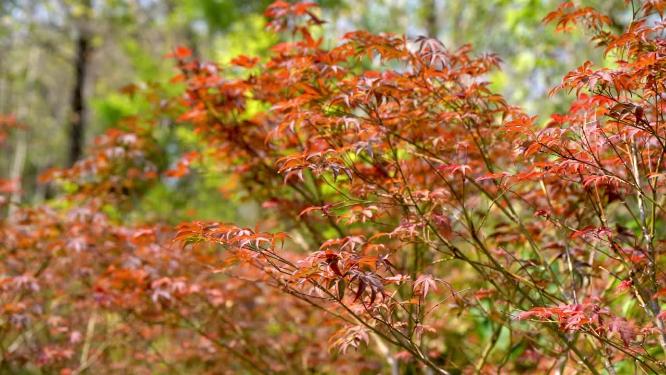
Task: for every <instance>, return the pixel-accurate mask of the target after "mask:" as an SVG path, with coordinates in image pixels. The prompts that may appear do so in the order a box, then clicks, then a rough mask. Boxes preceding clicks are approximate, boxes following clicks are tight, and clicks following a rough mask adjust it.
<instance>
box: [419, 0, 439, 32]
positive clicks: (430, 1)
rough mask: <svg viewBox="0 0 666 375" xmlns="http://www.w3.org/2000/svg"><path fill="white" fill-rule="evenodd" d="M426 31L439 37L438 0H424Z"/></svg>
mask: <svg viewBox="0 0 666 375" xmlns="http://www.w3.org/2000/svg"><path fill="white" fill-rule="evenodd" d="M423 7H424V11H425V28H426V33H428V36H429V37H431V38H437V34H439V28H438V27H437V26H438V25H437V0H424V1H423Z"/></svg>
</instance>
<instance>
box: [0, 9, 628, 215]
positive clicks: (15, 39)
mask: <svg viewBox="0 0 666 375" xmlns="http://www.w3.org/2000/svg"><path fill="white" fill-rule="evenodd" d="M269 3H270V1H268V0H3V1H0V51H1V52H0V113H2V114H12V115H14V116H16V117H17V119H18V120H19V121H20V122H21V123H23V124H25V125H26V129H25V130H24V131H22V132H18V133H17V134H15V135H14V136H13V138H12V139H11V140H10V142H8V147H5V148H3V149H2V150H0V152H1V154H0V155H1V156H0V173H2V177H3V178H10V179H14V180H17V181H19V182H20V184H21V187H22V193H21V194H20V195H19V196H17V197H16V198H15V201H16V202H15V203H26V204H27V203H36V202H40V201H43V200H45V199H48V198H49V197H50V196H51V195H52V193H53V192H52V191H51V189H52V187H49V186H44V185H40V184H39V183H38V182H37V181H38V177H39V175H40V173H42V172H43V171H45V170H47V169H48V168H51V167H62V166H66V165H68V164H71V163H72V162H74V161H75V160H76V159H77V158H78V157H79V156H80V155H78V154H77V153H76V152H75V151H74V153H72V151H73V150H72V144H73V143H77V142H79V143H81V146H82V148H83V150H89V149H90V148H91V147H94V143H93V141H92V140H93V139H94V137H95V136H96V135H99V134H101V133H102V132H104V131H105V130H106V129H108V128H109V127H111V126H115V125H116V124H117V123H118V122H119V121H121V120H122V119H126V118H128V117H129V118H133V117H134V118H142V121H148V120H150V121H153V123H157V124H158V125H159V126H156V127H155V128H154V129H155V130H154V132H155V138H156V139H157V140H158V141H159V142H160V145H161V147H162V149H163V150H165V152H164V160H163V163H164V164H165V165H167V166H168V165H172V164H173V163H176V161H177V160H178V158H179V157H180V155H182V154H183V153H184V152H186V151H188V150H191V149H193V148H195V147H197V145H198V144H200V143H198V142H197V140H196V137H197V136H196V135H195V134H192V133H191V132H188V131H186V130H184V129H183V128H182V127H181V128H179V129H178V130H174V129H173V127H172V126H170V121H173V118H175V117H174V116H169V115H167V113H166V112H167V110H166V109H165V113H164V116H160V109H159V108H157V109H158V110H157V111H155V106H156V105H157V106H158V107H159V105H160V103H166V102H168V101H170V100H172V99H174V98H177V96H178V95H179V93H180V92H181V91H180V90H181V89H182V88H181V87H179V85H178V84H176V83H173V82H172V81H171V80H170V79H171V77H172V76H173V75H174V72H175V70H174V67H173V61H172V60H171V59H166V58H165V57H164V56H165V54H167V53H169V52H170V51H172V50H173V49H174V48H175V47H176V46H178V45H186V46H188V47H190V48H191V49H192V50H193V51H194V53H195V54H196V55H198V57H200V58H201V59H203V60H211V61H216V62H221V63H225V62H228V61H229V60H230V59H232V58H233V57H234V56H236V55H238V54H247V55H254V56H265V55H266V54H267V53H269V51H268V48H269V46H270V45H271V44H273V43H274V42H275V41H276V40H277V38H278V37H277V36H276V35H273V34H271V33H270V32H267V31H266V30H265V29H264V23H265V20H264V18H263V10H264V9H265V7H266V6H267V5H268V4H269ZM558 3H559V1H558V0H464V1H463V0H320V1H319V4H320V6H321V13H322V14H321V18H323V19H325V20H327V21H328V22H327V23H326V24H325V25H324V28H323V30H322V32H321V36H323V37H324V40H325V43H329V44H330V43H333V41H334V40H335V38H337V37H339V36H341V35H342V34H344V33H345V32H348V31H351V30H355V29H366V30H369V31H372V32H393V33H400V34H406V35H407V36H408V37H417V36H419V35H428V36H436V37H438V38H439V39H440V40H442V41H443V42H444V44H445V45H446V46H447V47H448V48H458V47H459V46H461V45H464V44H468V43H469V44H472V45H473V46H474V48H475V50H476V51H477V52H478V53H496V54H498V55H499V56H500V57H501V59H502V60H503V61H504V63H503V69H502V70H501V71H497V72H495V73H494V74H492V76H490V77H488V79H489V80H491V81H492V82H493V87H494V89H496V90H498V91H500V92H502V93H503V94H504V95H505V96H506V98H507V100H509V102H510V103H512V104H515V105H519V106H522V107H523V108H525V109H526V110H527V111H528V112H530V113H531V114H534V115H538V116H540V119H541V121H542V122H544V121H546V120H547V117H548V116H549V114H551V113H554V112H556V111H558V110H559V109H561V108H564V105H566V102H565V101H566V100H565V99H564V98H563V97H552V98H551V97H548V95H547V92H548V90H549V89H550V88H551V87H553V86H554V85H556V84H557V83H559V80H560V79H561V77H562V76H563V74H564V73H565V72H566V71H567V70H569V68H570V67H572V66H577V65H579V64H581V63H582V62H584V61H585V60H592V61H594V62H596V63H603V61H602V56H600V55H599V53H598V52H597V51H594V50H592V49H591V48H589V42H588V41H587V40H586V39H585V37H584V36H583V35H581V34H579V33H576V32H574V33H570V34H556V33H555V31H554V28H553V27H552V26H546V25H544V24H543V23H542V22H541V20H542V18H543V17H544V16H545V15H546V14H547V13H548V12H549V11H551V10H553V9H554V8H555V7H556V6H557V4H558ZM585 3H586V4H588V5H593V6H595V7H598V8H600V9H601V10H603V12H606V13H608V14H611V15H613V17H614V18H615V20H616V21H617V22H619V23H620V24H623V23H626V22H628V20H629V16H630V15H628V14H625V13H623V12H622V11H621V8H622V7H621V5H622V0H591V1H586V2H585ZM137 91H141V92H143V93H144V94H145V95H137V94H136V93H137ZM77 95H78V96H79V97H80V100H79V103H78V105H77V100H76V98H77ZM146 113H153V114H152V115H150V116H146V115H145V114H146ZM146 117H150V118H146ZM77 126H78V127H79V128H81V129H83V132H82V134H81V135H80V139H79V140H78V141H77V140H76V139H75V138H76V136H74V135H73V134H74V133H73V132H72V129H74V128H76V127H77ZM219 168H220V167H219V166H216V165H213V164H212V163H210V162H207V161H206V158H205V157H204V158H202V159H201V160H198V162H197V168H196V172H195V173H191V174H190V175H188V176H186V177H185V178H182V179H177V180H176V179H174V181H165V183H164V184H156V187H154V188H153V189H152V190H150V191H147V192H146V193H145V194H144V195H143V196H142V197H139V198H138V199H137V200H136V201H135V202H134V204H135V208H134V209H133V210H132V211H131V215H132V216H133V217H135V218H137V219H141V220H166V221H170V222H178V221H181V220H184V219H192V218H201V219H207V218H216V219H223V220H229V221H235V222H238V223H240V224H243V223H252V222H254V221H255V219H256V217H257V216H258V215H260V212H261V207H257V206H256V205H254V204H252V203H249V200H248V199H245V198H247V197H243V196H229V194H230V193H228V191H232V190H233V189H232V187H233V184H234V181H231V180H229V181H225V180H224V179H225V177H224V173H219V172H223V171H221V170H220V169H219ZM220 186H223V188H222V189H220V188H219V187H220ZM225 186H227V187H228V189H227V188H224V187H225ZM176 192H178V193H177V194H176ZM221 196H222V197H224V198H225V199H220V197H221ZM246 201H247V203H244V202H246ZM111 209H113V208H111Z"/></svg>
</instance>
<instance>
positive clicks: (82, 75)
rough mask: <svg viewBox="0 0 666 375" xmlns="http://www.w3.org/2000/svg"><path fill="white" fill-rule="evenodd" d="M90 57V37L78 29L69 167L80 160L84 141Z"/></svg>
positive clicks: (81, 29)
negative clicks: (87, 73) (85, 92)
mask: <svg viewBox="0 0 666 375" xmlns="http://www.w3.org/2000/svg"><path fill="white" fill-rule="evenodd" d="M89 55H90V36H89V35H88V33H87V32H86V31H85V30H83V28H80V29H79V35H78V36H77V39H76V55H75V61H74V75H75V76H74V88H73V92H72V102H71V113H70V116H71V119H70V124H69V159H68V164H69V165H70V166H71V165H73V164H74V163H76V161H77V160H79V159H80V158H81V155H82V154H83V144H84V141H85V129H86V122H85V112H86V102H85V96H84V90H85V84H86V71H87V70H88V58H89Z"/></svg>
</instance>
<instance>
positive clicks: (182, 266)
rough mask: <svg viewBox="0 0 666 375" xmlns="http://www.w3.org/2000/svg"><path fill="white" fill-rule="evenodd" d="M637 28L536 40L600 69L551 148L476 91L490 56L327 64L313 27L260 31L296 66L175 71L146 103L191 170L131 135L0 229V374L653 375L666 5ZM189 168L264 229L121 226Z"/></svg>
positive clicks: (150, 140) (248, 63) (426, 53)
mask: <svg viewBox="0 0 666 375" xmlns="http://www.w3.org/2000/svg"><path fill="white" fill-rule="evenodd" d="M628 3H630V5H631V10H630V12H631V16H632V21H631V22H630V24H629V25H628V27H627V28H626V30H621V31H618V30H619V28H618V27H616V26H617V25H614V24H613V21H612V20H611V19H610V18H609V17H607V16H605V15H603V14H600V13H598V12H597V11H595V10H594V9H592V8H589V7H576V6H574V5H573V3H571V2H565V3H563V4H562V5H561V6H560V7H559V8H558V9H556V10H555V11H554V12H552V13H551V14H549V15H548V16H547V17H546V18H545V21H546V22H554V23H556V28H557V29H558V30H561V31H567V30H569V29H570V28H571V27H573V25H581V26H582V27H584V28H585V29H587V30H588V32H589V33H591V36H592V40H593V41H594V42H595V43H597V44H598V45H599V46H600V48H604V49H605V52H606V54H607V56H608V58H609V59H610V60H612V61H613V62H612V64H610V65H609V67H594V66H593V65H592V64H591V63H589V62H586V63H584V64H583V65H582V66H581V67H579V68H577V69H575V70H573V71H572V72H571V73H569V74H568V75H567V76H566V77H564V79H563V81H562V84H561V85H560V86H559V87H556V88H555V89H554V90H555V91H559V90H566V91H568V92H569V93H570V94H572V95H573V96H575V99H574V101H573V103H572V104H571V106H570V108H569V110H568V111H567V112H566V113H563V114H554V115H552V117H551V119H550V120H549V121H548V122H547V123H546V124H545V125H544V126H540V125H539V124H538V122H537V119H536V118H535V117H531V116H529V115H528V114H526V113H524V112H523V111H522V110H521V109H520V108H518V107H516V106H513V105H510V104H509V103H507V101H506V100H505V99H504V98H503V97H502V96H501V95H498V94H497V93H494V92H493V91H492V90H491V89H490V83H489V82H487V81H486V80H485V78H486V77H487V75H488V73H489V72H490V71H492V70H494V69H498V68H499V63H500V61H499V59H498V58H497V57H496V56H494V55H491V54H486V55H481V56H477V55H475V54H474V53H473V52H472V49H471V47H470V46H463V47H461V48H458V49H450V48H447V47H445V46H444V45H442V44H441V43H440V42H439V41H437V40H436V39H431V38H418V39H416V40H408V39H407V38H405V37H402V36H397V35H391V34H379V35H376V34H371V33H368V32H364V31H356V32H351V33H348V34H346V35H345V36H344V37H343V38H342V40H341V41H340V43H339V44H337V45H334V46H332V47H330V48H328V47H325V46H324V42H323V40H322V38H318V37H316V35H317V34H316V31H315V30H316V28H317V27H318V26H319V25H321V24H322V23H323V21H322V20H321V19H319V18H318V16H317V12H316V7H315V4H313V3H295V4H290V3H286V2H283V1H276V2H275V3H273V4H272V5H271V6H270V7H269V8H268V9H267V11H266V16H267V17H268V18H269V19H270V20H271V21H270V23H269V24H268V27H269V28H270V29H271V30H273V31H275V32H276V33H283V34H285V35H287V36H288V39H286V40H288V41H283V42H280V43H278V44H276V45H275V46H273V48H272V50H271V56H270V57H269V58H267V59H265V60H260V59H258V58H254V57H249V56H238V57H237V58H235V59H234V60H232V61H231V63H230V64H229V65H227V66H222V65H220V64H216V63H212V62H202V61H198V60H197V59H196V58H195V57H194V56H193V54H192V53H191V52H190V51H189V50H188V49H186V48H184V47H180V48H177V49H175V50H174V51H173V53H171V54H170V58H173V59H175V61H176V62H177V64H178V68H179V71H180V72H179V74H178V75H177V76H176V77H174V79H173V80H172V82H173V83H174V84H182V85H184V90H185V92H184V94H183V96H182V97H180V98H177V99H176V100H171V101H170V102H169V103H165V102H164V100H162V99H161V98H159V97H157V96H151V100H152V101H153V102H154V105H155V113H157V114H159V115H164V114H167V115H168V116H171V117H173V118H177V121H178V125H177V126H179V127H184V128H187V129H192V130H193V131H194V132H195V133H196V134H197V135H198V136H199V138H200V139H201V145H200V149H198V150H196V151H194V152H188V153H186V154H184V155H183V156H182V159H181V160H180V161H179V162H177V163H171V164H170V163H166V162H165V157H164V155H163V150H160V148H159V142H157V140H156V135H155V126H156V125H155V123H156V122H157V121H158V119H157V116H155V117H154V118H151V117H147V118H144V119H139V118H130V119H127V120H125V121H124V123H122V124H120V125H119V128H117V129H112V130H110V131H109V132H107V133H106V134H105V135H104V136H102V137H101V138H99V141H98V142H97V145H96V146H97V147H96V149H95V150H94V152H92V153H91V154H90V155H89V157H88V158H86V159H84V160H81V161H79V162H78V163H77V164H75V165H74V166H73V167H72V168H70V169H66V170H53V171H50V172H48V173H47V174H46V175H45V176H44V180H49V181H60V182H63V183H65V184H66V187H67V188H66V189H64V190H65V194H64V197H63V198H62V199H63V200H62V201H61V202H60V203H59V204H58V205H52V206H48V205H46V206H43V207H42V206H40V207H33V208H22V209H21V210H18V211H17V212H15V213H14V214H13V215H12V216H11V217H8V218H6V219H5V220H4V221H2V222H1V223H0V234H1V235H2V238H3V240H2V241H0V254H1V256H2V259H3V262H2V264H1V267H2V279H0V293H1V295H2V306H1V308H2V311H3V316H4V317H7V318H6V319H3V320H2V325H0V335H1V336H0V350H1V351H2V366H5V367H4V368H7V369H15V368H19V367H21V366H27V365H29V366H37V367H41V368H42V369H44V370H46V371H55V370H58V371H61V373H72V372H76V373H78V372H81V371H84V370H86V369H90V370H94V369H96V370H98V371H102V370H109V371H113V370H115V371H122V370H129V369H131V370H132V371H134V372H138V371H142V372H151V371H154V370H156V369H157V370H162V371H178V370H179V369H183V368H188V367H187V366H193V368H195V369H199V370H201V371H207V372H223V373H224V372H227V373H234V372H237V371H247V372H252V373H254V372H257V373H275V372H282V373H302V372H307V371H315V372H324V373H325V372H341V371H342V372H363V371H366V372H369V373H376V372H381V371H390V372H392V373H398V372H400V371H401V370H404V371H406V372H409V371H411V372H418V371H421V372H425V373H440V374H448V373H458V372H464V373H468V372H469V373H472V372H476V373H503V372H511V373H513V372H532V373H547V372H550V371H551V370H553V369H559V370H560V371H561V372H574V371H581V372H589V373H594V374H600V373H602V372H603V371H605V372H607V373H610V374H615V373H627V372H631V371H634V372H638V371H640V372H645V373H661V372H664V371H666V368H665V365H664V355H665V353H666V331H665V327H664V319H665V318H666V314H665V313H664V312H663V311H662V309H661V303H662V301H663V299H664V297H666V279H665V277H666V275H665V274H664V273H663V271H662V270H661V268H662V266H663V263H664V257H663V254H662V253H663V248H664V243H665V242H664V239H665V238H664V236H666V233H664V230H663V227H664V225H663V224H664V218H665V217H664V211H663V205H664V204H666V202H665V201H666V194H665V193H666V191H665V189H666V188H665V187H664V182H663V180H664V172H663V168H664V164H665V161H664V160H663V159H664V151H665V150H666V130H665V129H664V110H665V109H666V106H665V105H664V92H666V87H665V86H666V85H665V83H664V82H665V81H664V76H665V74H666V40H665V39H664V38H663V35H664V28H665V27H666V23H665V22H664V19H663V16H664V12H665V11H666V2H665V1H663V0H645V1H642V2H640V3H639V2H628ZM544 100H546V99H545V98H544ZM2 124H4V122H1V121H0V125H2ZM0 134H2V133H0ZM0 139H1V138H0ZM203 158H206V159H208V160H210V161H212V163H214V164H215V165H216V166H218V167H219V168H220V169H222V170H223V171H222V173H224V174H225V175H226V176H228V179H229V180H228V181H229V182H228V183H229V184H233V186H234V187H235V188H236V189H237V190H242V191H243V192H245V195H246V197H249V198H251V199H253V200H255V201H257V202H259V203H260V204H261V207H262V209H263V212H262V218H261V221H260V222H258V223H256V226H254V227H253V228H245V227H242V226H239V225H235V224H232V223H221V222H210V221H192V222H186V223H181V224H180V225H178V226H177V228H172V227H169V226H168V225H166V224H161V223H136V222H132V221H129V220H127V222H123V215H122V213H121V214H120V215H114V214H113V212H112V210H111V209H110V206H112V207H114V209H116V210H120V211H121V212H126V211H128V210H130V209H131V202H132V199H134V198H136V197H137V196H140V195H141V194H143V192H145V190H146V188H147V187H148V186H151V185H154V184H159V183H161V181H162V179H163V178H170V179H177V178H181V177H183V176H185V175H187V174H188V173H189V170H190V168H196V164H197V161H198V160H200V159H203ZM1 192H2V190H0V193H1ZM2 203H4V202H2ZM73 276H75V277H73ZM461 343H464V345H461ZM461 346H464V347H461ZM127 348H132V349H131V350H129V349H127ZM137 348H142V349H143V350H137Z"/></svg>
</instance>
